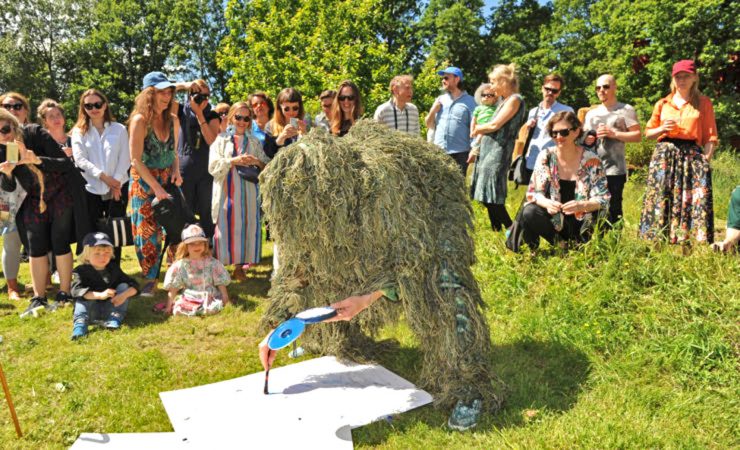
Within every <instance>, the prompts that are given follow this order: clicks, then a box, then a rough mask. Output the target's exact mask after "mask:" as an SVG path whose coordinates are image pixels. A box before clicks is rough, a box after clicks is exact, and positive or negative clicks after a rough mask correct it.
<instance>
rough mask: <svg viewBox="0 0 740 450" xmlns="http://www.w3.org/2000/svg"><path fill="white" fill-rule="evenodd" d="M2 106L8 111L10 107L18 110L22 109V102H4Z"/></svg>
mask: <svg viewBox="0 0 740 450" xmlns="http://www.w3.org/2000/svg"><path fill="white" fill-rule="evenodd" d="M3 108H5V109H7V110H8V111H10V110H11V109H14V110H16V111H20V110H21V109H23V103H5V104H4V105H3Z"/></svg>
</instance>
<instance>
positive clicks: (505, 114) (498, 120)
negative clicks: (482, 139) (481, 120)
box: [476, 98, 522, 134]
mask: <svg viewBox="0 0 740 450" xmlns="http://www.w3.org/2000/svg"><path fill="white" fill-rule="evenodd" d="M521 103H522V101H521V100H519V99H518V98H511V99H509V100H507V101H506V103H505V104H504V105H503V106H502V107H501V111H500V112H499V113H498V114H496V117H494V119H493V120H492V121H490V122H488V123H486V124H484V125H481V126H479V127H478V129H477V130H476V132H477V134H488V133H492V132H494V131H496V130H498V129H500V128H501V127H503V126H504V125H506V123H507V122H508V121H510V120H511V118H512V117H514V114H516V112H517V111H518V110H519V105H520V104H521Z"/></svg>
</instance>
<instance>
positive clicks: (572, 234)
mask: <svg viewBox="0 0 740 450" xmlns="http://www.w3.org/2000/svg"><path fill="white" fill-rule="evenodd" d="M551 218H552V216H551V215H550V213H548V212H547V210H546V209H545V208H543V207H541V206H539V205H537V204H534V203H529V204H527V205H524V209H523V210H522V222H521V226H522V239H523V240H524V242H525V243H526V244H527V245H528V246H529V248H530V249H532V250H534V249H536V248H538V247H539V246H540V237H543V238H545V240H546V241H547V242H549V243H550V244H553V243H555V237H556V236H557V237H558V238H559V239H560V240H563V241H576V242H586V241H588V240H589V238H590V237H591V235H590V233H581V226H582V225H583V223H582V222H580V221H579V220H577V219H576V218H575V216H572V215H570V216H567V215H563V218H564V221H563V229H562V230H560V231H555V226H554V225H553V224H552V221H551V220H550V219H551Z"/></svg>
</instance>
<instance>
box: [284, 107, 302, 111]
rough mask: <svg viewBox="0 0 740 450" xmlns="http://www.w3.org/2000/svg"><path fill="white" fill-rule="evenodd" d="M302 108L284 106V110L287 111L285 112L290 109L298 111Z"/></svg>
mask: <svg viewBox="0 0 740 450" xmlns="http://www.w3.org/2000/svg"><path fill="white" fill-rule="evenodd" d="M300 109H301V107H300V106H283V111H285V112H288V111H296V112H298V111H300Z"/></svg>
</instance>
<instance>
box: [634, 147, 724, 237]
mask: <svg viewBox="0 0 740 450" xmlns="http://www.w3.org/2000/svg"><path fill="white" fill-rule="evenodd" d="M639 233H640V236H642V237H643V238H645V239H649V240H657V239H667V240H668V242H670V243H671V244H676V243H683V242H686V241H689V240H690V239H691V238H692V237H693V238H694V239H696V240H697V241H698V242H708V243H712V242H714V209H713V205H712V171H711V169H710V167H709V161H707V159H706V157H705V156H704V155H703V154H702V149H701V147H699V146H698V145H697V144H696V143H695V142H693V141H684V140H677V139H676V140H668V141H663V142H659V143H658V144H657V145H656V146H655V151H654V152H653V158H652V160H651V161H650V168H649V171H648V178H647V191H646V193H645V202H644V204H643V207H642V215H641V217H640V229H639Z"/></svg>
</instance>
